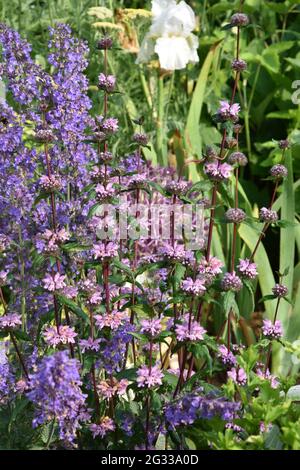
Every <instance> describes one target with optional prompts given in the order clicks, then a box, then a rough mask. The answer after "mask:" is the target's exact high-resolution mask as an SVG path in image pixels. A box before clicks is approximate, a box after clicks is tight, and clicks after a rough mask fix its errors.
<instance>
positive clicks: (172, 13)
mask: <svg viewBox="0 0 300 470" xmlns="http://www.w3.org/2000/svg"><path fill="white" fill-rule="evenodd" d="M195 26H196V20H195V14H194V12H193V10H192V9H191V7H190V6H189V5H187V4H186V3H185V2H184V1H182V2H180V3H179V4H178V5H176V4H175V5H173V6H170V7H169V8H167V9H166V10H163V12H162V13H161V14H160V15H158V16H157V17H155V18H154V20H153V22H152V26H151V28H150V32H151V34H153V35H157V36H169V35H176V36H184V37H186V36H189V35H190V33H191V32H192V31H193V29H195Z"/></svg>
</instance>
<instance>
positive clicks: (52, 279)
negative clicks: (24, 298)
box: [43, 273, 66, 292]
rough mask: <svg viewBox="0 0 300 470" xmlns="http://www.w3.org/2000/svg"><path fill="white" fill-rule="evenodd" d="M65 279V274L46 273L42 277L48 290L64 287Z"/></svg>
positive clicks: (52, 290)
mask: <svg viewBox="0 0 300 470" xmlns="http://www.w3.org/2000/svg"><path fill="white" fill-rule="evenodd" d="M65 279H66V276H65V275H63V274H59V273H55V274H54V275H52V274H46V276H45V277H44V279H43V283H44V288H45V289H46V290H48V291H49V292H54V291H56V290H60V289H63V288H64V287H66V283H65Z"/></svg>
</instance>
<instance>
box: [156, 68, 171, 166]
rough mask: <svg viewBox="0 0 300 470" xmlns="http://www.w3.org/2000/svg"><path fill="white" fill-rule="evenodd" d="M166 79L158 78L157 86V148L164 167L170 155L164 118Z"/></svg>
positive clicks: (160, 161)
mask: <svg viewBox="0 0 300 470" xmlns="http://www.w3.org/2000/svg"><path fill="white" fill-rule="evenodd" d="M164 101H165V100H164V77H163V75H160V76H159V77H158V84H157V133H156V147H157V155H158V163H159V164H160V165H162V166H167V164H168V153H167V145H166V139H165V125H164V124H165V122H164V119H165V116H164V104H165V103H164Z"/></svg>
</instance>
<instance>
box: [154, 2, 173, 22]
mask: <svg viewBox="0 0 300 470" xmlns="http://www.w3.org/2000/svg"><path fill="white" fill-rule="evenodd" d="M151 3H152V8H151V11H152V15H153V17H154V18H157V17H158V16H159V15H161V14H162V13H163V12H164V10H166V9H167V8H169V7H170V6H175V5H176V1H175V0H152V2H151Z"/></svg>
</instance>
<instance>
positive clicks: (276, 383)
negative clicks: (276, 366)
mask: <svg viewBox="0 0 300 470" xmlns="http://www.w3.org/2000/svg"><path fill="white" fill-rule="evenodd" d="M263 369H264V366H262V367H258V368H257V370H256V374H257V376H258V377H259V378H260V379H262V380H268V381H269V382H270V385H271V387H272V388H274V389H275V388H277V387H278V386H279V381H278V379H277V377H276V376H275V375H272V374H271V372H270V371H269V369H267V370H266V372H265V371H264V370H263Z"/></svg>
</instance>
